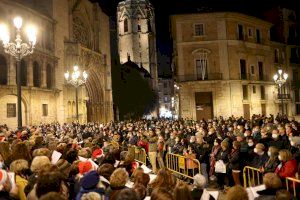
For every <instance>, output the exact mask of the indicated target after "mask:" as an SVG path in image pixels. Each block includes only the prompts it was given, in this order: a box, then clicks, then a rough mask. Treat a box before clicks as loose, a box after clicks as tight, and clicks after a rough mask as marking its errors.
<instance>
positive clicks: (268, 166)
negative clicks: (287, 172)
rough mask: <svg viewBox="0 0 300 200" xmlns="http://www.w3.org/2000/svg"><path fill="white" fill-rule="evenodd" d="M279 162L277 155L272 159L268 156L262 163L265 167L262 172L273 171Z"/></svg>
mask: <svg viewBox="0 0 300 200" xmlns="http://www.w3.org/2000/svg"><path fill="white" fill-rule="evenodd" d="M279 163H280V162H279V160H278V158H277V157H276V158H273V159H271V158H269V160H268V161H267V162H266V164H265V165H264V169H265V171H264V173H268V172H272V173H274V172H275V170H276V168H277V166H278V165H279Z"/></svg>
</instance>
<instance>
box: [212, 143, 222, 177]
mask: <svg viewBox="0 0 300 200" xmlns="http://www.w3.org/2000/svg"><path fill="white" fill-rule="evenodd" d="M221 149H222V148H221V140H220V139H218V138H217V139H215V141H214V146H213V148H212V151H211V154H210V161H209V162H210V170H209V176H210V177H211V178H213V175H214V173H215V164H216V161H217V158H216V157H217V155H218V154H219V153H220V151H221Z"/></svg>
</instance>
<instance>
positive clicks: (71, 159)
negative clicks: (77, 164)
mask: <svg viewBox="0 0 300 200" xmlns="http://www.w3.org/2000/svg"><path fill="white" fill-rule="evenodd" d="M77 155H78V154H77V151H76V150H74V149H71V150H69V151H68V152H67V154H66V160H67V161H68V163H70V164H73V162H74V161H75V160H77Z"/></svg>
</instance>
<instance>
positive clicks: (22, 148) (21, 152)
mask: <svg viewBox="0 0 300 200" xmlns="http://www.w3.org/2000/svg"><path fill="white" fill-rule="evenodd" d="M11 152H12V155H11V157H12V159H13V161H14V160H19V159H24V160H27V161H28V162H30V161H31V155H30V152H29V150H28V147H27V146H26V144H25V143H24V142H20V143H17V144H15V145H13V146H12V151H11Z"/></svg>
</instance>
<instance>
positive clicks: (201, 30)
mask: <svg viewBox="0 0 300 200" xmlns="http://www.w3.org/2000/svg"><path fill="white" fill-rule="evenodd" d="M202 35H204V26H203V24H195V36H202Z"/></svg>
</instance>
